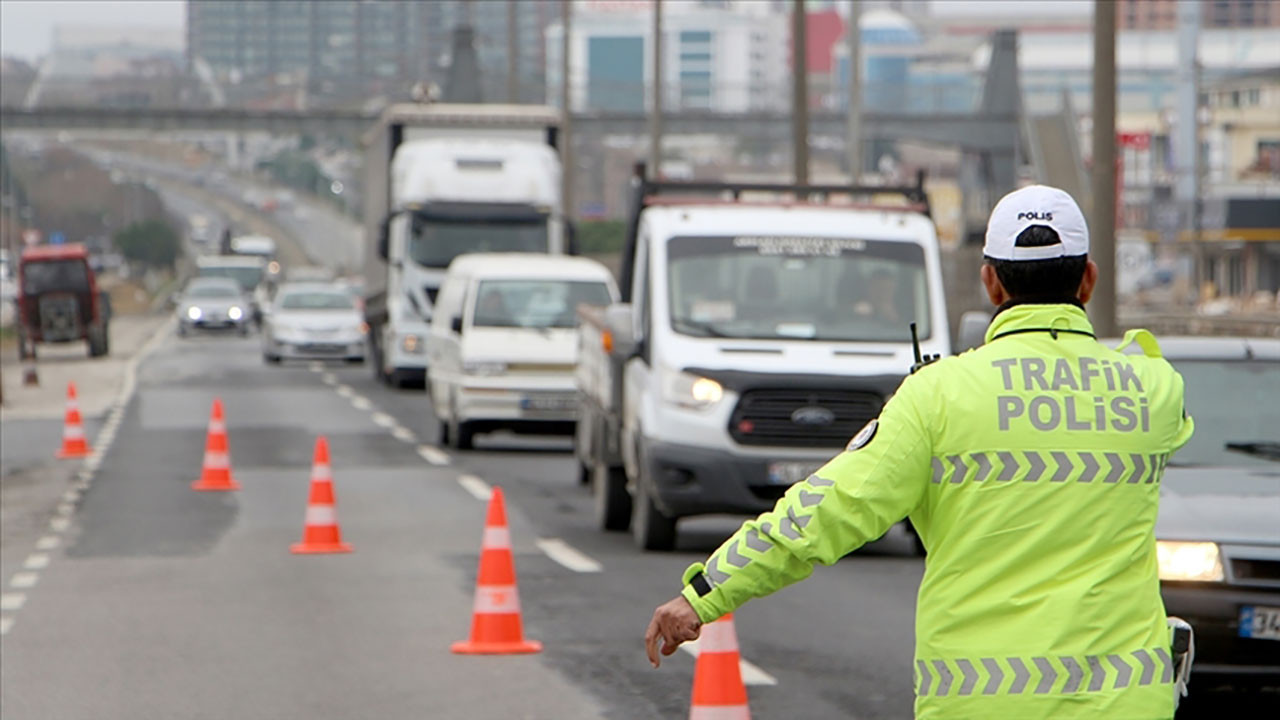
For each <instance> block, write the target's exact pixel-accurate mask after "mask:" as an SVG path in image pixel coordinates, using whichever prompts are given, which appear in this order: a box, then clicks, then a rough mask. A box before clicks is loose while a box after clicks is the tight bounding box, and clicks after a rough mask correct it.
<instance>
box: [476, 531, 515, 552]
mask: <svg viewBox="0 0 1280 720" xmlns="http://www.w3.org/2000/svg"><path fill="white" fill-rule="evenodd" d="M480 549H482V550H510V549H511V531H510V530H508V529H507V528H504V527H487V528H485V529H484V537H483V538H481V540H480Z"/></svg>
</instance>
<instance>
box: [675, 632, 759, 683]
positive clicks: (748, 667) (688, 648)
mask: <svg viewBox="0 0 1280 720" xmlns="http://www.w3.org/2000/svg"><path fill="white" fill-rule="evenodd" d="M680 649H681V650H684V651H685V652H687V653H689V654H690V655H692V656H694V657H698V641H697V640H693V641H691V642H687V643H684V644H683V645H681V646H680ZM738 668H739V670H740V671H741V672H742V684H744V685H777V684H778V678H776V677H774V676H772V675H770V674H769V673H767V672H765V671H764V670H761V669H760V667H759V666H758V665H756V664H755V663H753V662H751V661H750V660H747V659H746V658H744V657H742V656H741V654H739V656H738Z"/></svg>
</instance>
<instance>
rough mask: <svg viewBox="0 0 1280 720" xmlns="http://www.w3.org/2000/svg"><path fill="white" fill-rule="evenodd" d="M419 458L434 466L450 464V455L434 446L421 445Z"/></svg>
mask: <svg viewBox="0 0 1280 720" xmlns="http://www.w3.org/2000/svg"><path fill="white" fill-rule="evenodd" d="M418 456H419V457H421V458H422V459H423V460H426V461H427V462H429V463H431V464H432V465H448V464H449V455H448V454H447V453H445V452H444V451H443V450H441V449H440V448H438V447H436V446H434V445H419V446H418Z"/></svg>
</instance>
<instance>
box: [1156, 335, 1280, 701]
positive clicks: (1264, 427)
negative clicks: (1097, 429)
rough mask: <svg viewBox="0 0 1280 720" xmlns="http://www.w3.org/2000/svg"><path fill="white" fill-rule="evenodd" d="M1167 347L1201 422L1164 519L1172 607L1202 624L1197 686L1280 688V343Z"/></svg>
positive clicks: (1163, 565) (1179, 341)
mask: <svg viewBox="0 0 1280 720" xmlns="http://www.w3.org/2000/svg"><path fill="white" fill-rule="evenodd" d="M1161 347H1162V349H1163V352H1164V355H1165V357H1166V358H1167V359H1168V360H1169V361H1170V362H1171V363H1172V364H1173V366H1174V367H1175V368H1177V370H1178V371H1179V372H1180V373H1181V374H1182V377H1183V378H1184V380H1185V381H1186V406H1187V412H1189V413H1190V414H1191V415H1192V416H1193V417H1194V418H1195V423H1196V429H1195V435H1194V436H1193V437H1192V439H1191V441H1190V442H1188V443H1187V445H1186V446H1185V447H1183V448H1182V449H1181V450H1179V451H1178V452H1177V453H1176V454H1175V455H1174V456H1173V459H1172V462H1171V463H1170V465H1169V467H1168V468H1167V469H1166V471H1165V474H1164V478H1163V480H1162V481H1161V483H1162V485H1161V498H1160V515H1159V520H1158V522H1157V524H1156V539H1157V551H1158V557H1159V563H1160V579H1161V592H1162V594H1163V596H1164V602H1165V609H1166V610H1167V611H1168V613H1169V614H1170V615H1176V616H1179V617H1181V618H1184V619H1185V620H1187V621H1188V622H1190V623H1191V624H1192V626H1193V627H1194V628H1195V641H1196V654H1195V665H1194V667H1193V675H1192V682H1191V688H1192V695H1193V697H1194V696H1195V694H1196V692H1197V691H1201V692H1203V691H1205V690H1209V689H1213V688H1215V687H1223V686H1231V687H1234V688H1249V689H1257V688H1270V689H1280V340H1260V339H1237V338H1231V339H1228V338H1168V339H1162V340H1161ZM1268 696H1269V697H1272V698H1275V699H1276V700H1277V701H1280V695H1276V694H1274V693H1268Z"/></svg>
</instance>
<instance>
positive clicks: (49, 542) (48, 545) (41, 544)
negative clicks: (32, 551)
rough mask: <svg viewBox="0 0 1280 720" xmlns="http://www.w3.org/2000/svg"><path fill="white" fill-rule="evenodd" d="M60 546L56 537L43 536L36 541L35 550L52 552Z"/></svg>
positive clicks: (60, 542) (59, 541)
mask: <svg viewBox="0 0 1280 720" xmlns="http://www.w3.org/2000/svg"><path fill="white" fill-rule="evenodd" d="M61 544H62V541H61V540H59V539H58V536H57V535H45V536H44V537H42V538H40V539H39V540H37V541H36V549H37V550H52V549H54V548H56V547H58V546H59V545H61Z"/></svg>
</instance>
